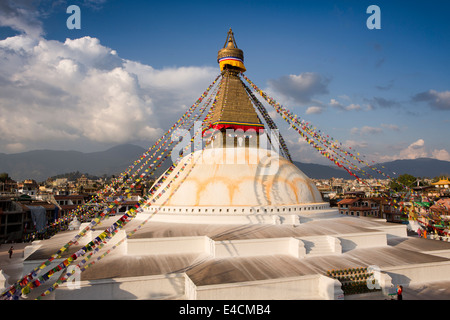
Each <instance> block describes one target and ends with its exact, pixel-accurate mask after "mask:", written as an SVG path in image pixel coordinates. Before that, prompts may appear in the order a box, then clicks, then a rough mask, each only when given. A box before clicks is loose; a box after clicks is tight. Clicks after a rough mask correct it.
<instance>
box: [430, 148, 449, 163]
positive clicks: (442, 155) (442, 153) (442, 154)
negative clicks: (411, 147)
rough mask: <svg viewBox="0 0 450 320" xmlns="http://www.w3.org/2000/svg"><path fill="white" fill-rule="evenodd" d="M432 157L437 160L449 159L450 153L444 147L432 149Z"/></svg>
mask: <svg viewBox="0 0 450 320" xmlns="http://www.w3.org/2000/svg"><path fill="white" fill-rule="evenodd" d="M431 154H432V156H433V158H435V159H438V160H444V161H450V153H449V152H448V151H447V150H445V149H440V150H437V149H436V150H433V152H432V153H431Z"/></svg>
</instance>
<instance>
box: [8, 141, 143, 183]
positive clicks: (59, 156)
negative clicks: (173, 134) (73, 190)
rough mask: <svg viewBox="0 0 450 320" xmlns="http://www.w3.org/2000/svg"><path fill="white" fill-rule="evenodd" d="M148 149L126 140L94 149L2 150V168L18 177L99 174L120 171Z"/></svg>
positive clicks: (17, 178)
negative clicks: (84, 151) (98, 149)
mask: <svg viewBox="0 0 450 320" xmlns="http://www.w3.org/2000/svg"><path fill="white" fill-rule="evenodd" d="M145 151H146V150H145V149H144V148H142V147H138V146H135V145H131V144H124V145H119V146H116V147H113V148H111V149H108V150H106V151H100V152H92V153H83V152H79V151H54V150H36V151H28V152H22V153H15V154H2V153H0V172H7V173H8V174H9V176H10V177H11V178H12V179H13V180H16V181H22V180H24V179H34V180H36V181H38V182H40V181H44V180H46V179H47V178H48V177H51V176H56V175H59V174H64V173H68V172H73V171H80V172H83V173H89V174H92V175H96V176H102V175H103V174H107V175H112V174H120V173H121V172H123V171H125V170H126V169H127V168H128V167H129V166H130V165H131V164H133V162H134V160H136V159H139V157H140V156H141V155H142V154H143V153H144V152H145Z"/></svg>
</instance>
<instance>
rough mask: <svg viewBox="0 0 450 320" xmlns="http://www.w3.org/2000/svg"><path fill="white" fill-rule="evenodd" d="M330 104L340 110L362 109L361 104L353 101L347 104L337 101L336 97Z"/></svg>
mask: <svg viewBox="0 0 450 320" xmlns="http://www.w3.org/2000/svg"><path fill="white" fill-rule="evenodd" d="M330 106H331V107H333V108H335V109H338V110H340V111H359V110H361V109H362V108H361V106H360V105H359V104H355V103H351V104H349V105H347V106H345V105H343V104H342V103H340V102H339V101H337V100H336V99H331V100H330Z"/></svg>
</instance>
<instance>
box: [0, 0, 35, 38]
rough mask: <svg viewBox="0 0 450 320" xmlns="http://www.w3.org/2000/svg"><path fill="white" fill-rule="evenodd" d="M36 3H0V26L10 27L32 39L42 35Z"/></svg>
mask: <svg viewBox="0 0 450 320" xmlns="http://www.w3.org/2000/svg"><path fill="white" fill-rule="evenodd" d="M34 2H35V1H29V0H2V1H0V26H2V27H10V28H12V29H14V30H17V31H19V32H23V33H25V34H28V35H29V36H32V37H38V36H40V35H42V34H43V29H42V23H41V21H39V14H40V13H39V11H38V10H37V9H36V7H35V3H34Z"/></svg>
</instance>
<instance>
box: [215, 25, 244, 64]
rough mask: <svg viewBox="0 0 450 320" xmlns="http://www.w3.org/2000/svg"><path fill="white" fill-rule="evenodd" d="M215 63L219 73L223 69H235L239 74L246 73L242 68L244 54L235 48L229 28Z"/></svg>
mask: <svg viewBox="0 0 450 320" xmlns="http://www.w3.org/2000/svg"><path fill="white" fill-rule="evenodd" d="M217 62H218V63H219V65H220V70H221V71H223V70H224V69H235V70H236V69H237V70H238V71H241V72H245V71H246V69H245V66H244V52H243V51H242V50H241V49H239V48H238V47H237V45H236V40H235V39H234V36H233V31H232V30H231V28H230V30H229V31H228V33H227V38H226V40H225V44H224V45H223V49H220V50H219V53H218V54H217Z"/></svg>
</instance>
